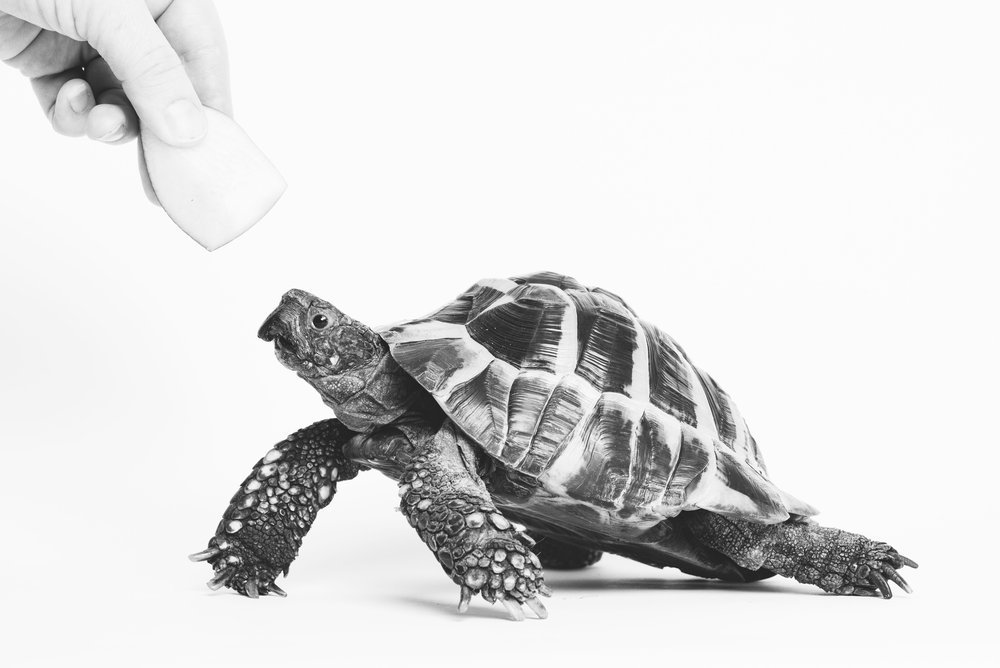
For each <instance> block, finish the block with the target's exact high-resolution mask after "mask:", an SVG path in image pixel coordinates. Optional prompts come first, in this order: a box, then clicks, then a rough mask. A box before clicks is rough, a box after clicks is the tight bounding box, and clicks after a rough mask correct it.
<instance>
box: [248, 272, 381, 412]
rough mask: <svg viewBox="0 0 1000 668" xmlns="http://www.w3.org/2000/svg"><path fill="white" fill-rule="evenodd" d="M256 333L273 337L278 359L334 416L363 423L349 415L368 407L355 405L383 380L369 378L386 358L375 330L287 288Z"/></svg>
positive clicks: (369, 394) (375, 394) (370, 393)
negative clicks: (313, 389)
mask: <svg viewBox="0 0 1000 668" xmlns="http://www.w3.org/2000/svg"><path fill="white" fill-rule="evenodd" d="M257 335H258V336H259V337H260V338H262V339H264V340H265V341H273V342H274V353H275V355H276V356H277V358H278V360H279V361H280V362H281V363H282V364H283V365H285V366H286V367H288V368H289V369H291V370H292V371H295V372H296V373H297V374H298V375H299V377H301V378H303V379H304V380H306V381H307V382H308V383H309V384H310V385H312V386H313V387H314V388H316V390H317V391H318V392H319V393H320V394H321V395H322V397H323V400H324V401H325V402H326V404H327V405H329V406H330V407H331V408H333V409H334V411H335V412H336V413H337V417H339V418H340V419H341V420H342V421H345V422H348V423H354V426H353V428H361V427H364V426H366V425H360V424H358V420H352V419H351V416H352V414H355V413H359V411H360V413H368V412H369V410H364V408H365V407H364V406H359V405H357V404H358V402H359V401H361V400H362V399H364V398H365V397H371V396H374V398H375V399H379V398H380V397H379V396H378V395H379V394H380V392H379V391H378V390H377V387H376V386H381V385H382V383H380V382H374V383H373V382H372V381H373V379H376V377H379V376H381V375H382V374H380V373H379V372H380V371H385V368H384V367H385V366H386V364H387V363H391V357H389V354H388V353H389V347H388V345H387V344H386V343H385V341H383V340H382V339H381V337H380V336H379V335H378V334H377V333H375V332H374V331H373V330H372V329H370V328H369V327H366V326H365V325H363V324H362V323H360V322H358V321H356V320H354V319H353V318H351V317H349V316H346V315H344V314H343V313H342V312H341V311H339V310H338V309H337V308H336V307H334V306H333V305H332V304H330V303H329V302H327V301H324V300H322V299H320V298H319V297H316V296H314V295H311V294H309V293H308V292H305V291H303V290H289V291H288V292H286V293H285V295H284V296H283V297H282V298H281V303H280V304H279V305H278V308H276V309H274V311H273V312H272V313H271V315H269V316H268V318H267V320H265V321H264V324H263V325H261V327H260V331H259V332H258V333H257ZM392 365H393V366H394V363H392ZM366 389H368V390H369V391H368V392H362V390H366ZM359 395H362V396H360V397H359ZM348 426H351V424H349V425H348Z"/></svg>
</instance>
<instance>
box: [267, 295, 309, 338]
mask: <svg viewBox="0 0 1000 668" xmlns="http://www.w3.org/2000/svg"><path fill="white" fill-rule="evenodd" d="M310 298H311V295H310V294H309V293H308V292H305V291H303V290H289V291H288V292H286V293H285V294H284V296H283V297H282V298H281V303H280V304H279V305H278V308H276V309H274V311H272V312H271V315H269V316H267V320H265V321H264V324H263V325H261V326H260V329H259V330H257V336H258V337H260V338H261V339H264V340H265V341H275V340H277V341H278V342H279V343H280V342H281V339H284V340H285V341H284V342H285V343H286V344H291V341H292V340H293V333H294V332H295V325H296V323H297V322H298V314H299V313H301V312H302V311H303V310H304V309H307V308H309V303H310Z"/></svg>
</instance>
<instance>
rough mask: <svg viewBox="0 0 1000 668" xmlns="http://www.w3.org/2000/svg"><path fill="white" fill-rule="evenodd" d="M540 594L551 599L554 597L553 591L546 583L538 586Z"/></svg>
mask: <svg viewBox="0 0 1000 668" xmlns="http://www.w3.org/2000/svg"><path fill="white" fill-rule="evenodd" d="M538 593H539V594H541V595H542V596H549V597H551V596H552V590H551V589H549V586H548V585H547V584H545V583H544V582H543V583H542V584H540V585H538Z"/></svg>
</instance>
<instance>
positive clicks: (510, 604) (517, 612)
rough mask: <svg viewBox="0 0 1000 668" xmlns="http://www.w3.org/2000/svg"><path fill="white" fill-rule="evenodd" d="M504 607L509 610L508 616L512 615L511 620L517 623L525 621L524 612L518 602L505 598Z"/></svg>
mask: <svg viewBox="0 0 1000 668" xmlns="http://www.w3.org/2000/svg"><path fill="white" fill-rule="evenodd" d="M503 607H505V608H507V614H508V615H510V618H511V620H513V621H515V622H523V621H524V610H522V609H521V606H520V604H519V603H518V602H517V601H515V600H514V599H512V598H508V597H506V596H504V598H503Z"/></svg>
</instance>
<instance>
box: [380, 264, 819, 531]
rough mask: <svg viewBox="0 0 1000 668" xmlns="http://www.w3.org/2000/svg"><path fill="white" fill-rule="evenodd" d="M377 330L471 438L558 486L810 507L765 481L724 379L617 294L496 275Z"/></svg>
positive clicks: (638, 502)
mask: <svg viewBox="0 0 1000 668" xmlns="http://www.w3.org/2000/svg"><path fill="white" fill-rule="evenodd" d="M382 336H383V337H384V338H385V340H386V341H387V342H388V343H389V345H390V350H391V351H392V355H393V357H394V358H395V359H396V360H397V362H399V364H400V365H401V366H402V367H403V368H404V369H405V370H406V371H408V372H409V373H410V374H411V375H413V377H414V378H415V379H416V380H417V381H418V382H419V383H420V384H421V385H422V386H423V387H424V388H426V389H427V390H428V391H429V392H431V394H432V395H433V396H434V397H435V398H436V399H437V400H438V402H439V403H440V404H441V405H442V407H443V408H444V409H445V411H446V412H447V413H448V415H449V416H450V417H451V418H452V419H453V420H455V422H456V423H458V425H459V426H460V427H462V429H463V430H464V431H466V433H468V434H469V435H470V436H471V437H472V438H473V439H475V440H476V441H477V442H478V443H480V444H481V445H482V447H483V448H484V449H485V450H486V451H487V452H488V453H489V454H491V455H492V456H494V457H496V458H497V459H499V460H500V461H502V462H503V463H504V464H506V465H508V466H510V467H512V468H513V469H515V470H518V471H520V472H522V473H524V474H527V475H530V476H532V477H535V478H536V479H538V480H539V482H540V484H542V485H543V486H544V487H546V488H547V489H548V490H549V492H550V493H552V494H556V495H559V494H563V495H565V496H567V497H569V498H572V499H577V500H579V502H581V503H584V504H587V505H590V506H591V507H594V508H597V509H604V511H606V512H609V513H617V515H618V516H620V517H625V516H634V517H640V516H642V517H650V516H652V515H656V514H660V515H666V516H669V515H671V514H676V513H677V512H680V511H681V510H684V509H690V508H699V507H700V508H706V509H709V510H714V511H717V512H723V513H727V512H728V513H733V514H736V515H738V516H741V517H753V518H756V519H759V520H761V521H768V522H773V521H781V520H782V519H785V518H787V517H788V514H789V511H790V510H791V511H792V512H797V513H799V514H809V512H808V511H811V510H812V509H811V508H809V507H808V506H806V504H803V503H801V502H799V501H798V500H796V499H794V497H791V496H789V495H786V494H784V493H783V492H781V491H780V490H778V489H777V488H776V487H774V485H773V484H772V483H771V482H770V481H769V480H768V479H767V476H766V471H765V469H764V465H763V461H762V460H761V458H760V454H759V451H758V449H757V447H756V443H755V442H754V441H753V438H752V436H751V435H750V433H749V431H747V429H746V424H745V422H744V420H743V418H742V416H741V415H740V414H739V411H738V410H737V409H736V407H735V404H733V402H732V401H731V400H730V398H729V396H728V395H727V394H726V393H725V392H724V391H723V390H722V389H721V388H720V387H719V386H718V384H716V383H715V381H714V380H713V379H712V378H711V377H710V376H708V375H707V374H704V373H703V372H701V371H700V370H698V369H697V368H696V367H694V365H692V364H691V362H690V360H689V359H688V357H687V355H686V354H685V352H684V351H683V350H682V349H681V348H680V346H678V345H677V344H676V343H675V342H674V341H673V339H671V338H670V337H669V336H667V335H666V334H665V333H664V332H662V331H661V330H659V329H658V328H657V327H655V326H654V325H652V324H649V323H646V322H643V321H641V320H640V319H639V318H638V317H637V316H636V315H635V313H634V311H633V310H632V309H631V308H630V307H629V306H628V305H627V304H626V303H625V302H624V301H623V300H621V299H620V298H619V297H617V296H616V295H614V294H613V293H609V292H606V291H602V290H596V289H595V290H591V289H588V288H586V287H585V286H583V285H582V284H580V283H579V282H577V281H575V280H574V279H572V278H569V277H566V276H561V275H558V274H553V273H543V274H535V275H532V276H527V277H521V278H515V279H511V280H505V279H499V280H497V279H490V280H485V281H480V282H478V283H476V284H475V285H473V286H472V287H471V288H469V289H468V290H466V291H465V292H464V293H463V294H461V295H459V297H458V298H456V299H455V300H454V301H453V302H451V303H450V304H447V305H445V306H444V307H443V308H441V309H439V310H438V311H435V312H434V313H432V314H431V315H430V316H428V317H427V318H423V319H418V320H412V321H408V322H404V323H401V324H399V325H397V326H395V327H391V328H388V329H385V330H383V331H382ZM803 511H807V512H803Z"/></svg>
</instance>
